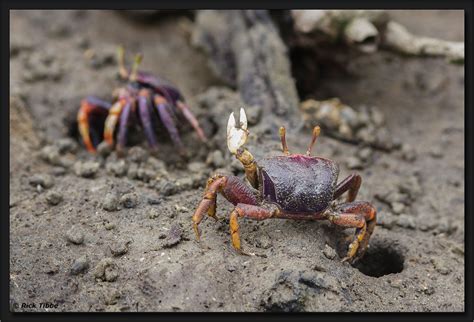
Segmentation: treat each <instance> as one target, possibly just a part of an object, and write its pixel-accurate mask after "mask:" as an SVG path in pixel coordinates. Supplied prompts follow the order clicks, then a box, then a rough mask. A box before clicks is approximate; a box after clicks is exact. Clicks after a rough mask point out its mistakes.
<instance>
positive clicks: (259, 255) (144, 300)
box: [10, 11, 465, 311]
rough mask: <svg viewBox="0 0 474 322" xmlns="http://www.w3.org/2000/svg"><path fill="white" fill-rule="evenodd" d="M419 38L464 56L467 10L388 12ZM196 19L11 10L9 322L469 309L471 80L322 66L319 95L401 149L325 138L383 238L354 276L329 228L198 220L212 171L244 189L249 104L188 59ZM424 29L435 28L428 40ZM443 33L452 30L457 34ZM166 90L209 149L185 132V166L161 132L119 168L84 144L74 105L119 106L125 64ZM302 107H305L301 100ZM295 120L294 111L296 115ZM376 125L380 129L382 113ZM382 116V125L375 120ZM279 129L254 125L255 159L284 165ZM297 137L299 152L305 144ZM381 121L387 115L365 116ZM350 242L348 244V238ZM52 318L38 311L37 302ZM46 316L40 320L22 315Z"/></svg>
mask: <svg viewBox="0 0 474 322" xmlns="http://www.w3.org/2000/svg"><path fill="white" fill-rule="evenodd" d="M392 17H393V19H394V20H396V21H398V22H400V23H403V24H404V25H405V26H407V28H409V29H410V30H412V31H413V32H417V33H418V34H423V35H426V36H436V37H440V38H443V39H447V40H452V41H462V40H463V39H464V34H463V26H464V22H463V13H462V12H461V11H458V12H447V13H442V12H440V11H432V12H414V11H410V12H400V11H397V12H394V13H392ZM193 19H194V18H193V17H192V15H190V14H187V15H183V16H180V15H166V16H165V17H160V18H158V19H152V21H151V22H150V21H149V20H148V19H147V21H146V23H145V22H142V21H140V20H139V19H138V20H137V19H130V17H127V16H126V15H122V14H117V13H116V12H101V11H44V12H41V11H13V12H11V16H10V24H11V44H10V55H11V60H10V73H11V74H10V75H11V76H10V82H11V85H10V92H11V97H10V135H11V138H10V303H11V309H12V310H14V311H47V310H49V311H463V310H464V278H465V275H464V274H465V273H464V233H465V227H464V71H463V70H464V68H463V66H459V65H453V64H449V63H447V62H446V61H444V60H443V59H440V58H415V57H404V56H400V55H397V54H394V53H390V52H385V51H380V52H377V53H375V54H372V55H359V56H357V57H354V59H352V60H351V61H350V62H349V63H348V64H347V65H346V66H345V67H344V69H345V71H341V69H340V68H330V67H328V68H325V69H324V70H321V73H320V74H319V76H318V77H317V83H315V84H314V92H311V93H308V92H306V93H305V94H304V97H299V99H300V101H304V100H306V99H310V98H311V99H316V100H326V99H330V98H333V97H338V98H339V99H340V100H341V101H342V102H343V103H344V104H347V105H349V106H351V107H352V108H353V109H354V110H355V111H357V113H364V112H361V111H364V109H367V108H371V107H374V108H376V110H377V111H378V113H379V115H382V116H383V122H381V123H378V124H377V126H378V127H383V128H384V129H385V130H386V132H387V134H388V135H389V138H390V140H393V142H395V147H392V148H390V149H389V150H383V149H377V148H374V147H373V146H370V145H357V144H353V143H350V142H347V141H344V140H340V139H338V137H337V135H336V136H334V135H333V136H331V135H326V134H325V132H324V131H323V132H322V134H321V136H320V138H319V139H318V141H317V145H316V147H315V148H314V154H315V155H318V156H324V157H327V158H330V159H333V160H335V161H337V162H338V163H339V164H340V167H341V171H340V175H339V180H342V179H343V178H345V177H346V176H347V175H349V174H350V173H351V172H353V171H357V172H358V173H360V174H361V176H362V179H363V183H362V187H361V189H360V192H359V195H358V199H359V200H367V201H370V202H371V203H372V204H373V205H374V206H375V207H376V208H377V211H378V223H377V227H376V229H375V232H374V234H373V236H372V238H371V243H370V248H369V250H368V252H367V254H366V256H365V257H364V259H362V260H361V261H360V262H359V263H357V264H355V265H354V266H351V265H350V264H348V263H342V262H341V258H343V257H344V256H345V251H346V249H347V245H348V242H349V241H350V238H351V236H352V235H353V231H352V230H350V229H348V230H342V229H340V228H338V227H334V226H333V225H331V224H329V223H328V222H325V221H320V222H318V221H314V222H307V221H291V220H283V219H282V220H266V221H261V222H258V221H252V220H247V219H241V220H240V232H241V238H242V243H243V248H244V249H245V250H246V251H248V252H251V253H254V254H255V255H254V256H242V255H239V254H237V253H236V252H235V251H234V250H233V249H232V246H231V243H230V236H229V219H228V217H229V214H230V212H231V210H232V205H231V204H230V203H228V202H227V201H226V200H225V199H224V198H222V197H218V202H217V215H218V217H219V220H218V221H217V222H215V221H214V220H212V219H211V218H206V219H205V220H204V221H203V223H202V224H201V226H200V227H201V230H202V237H201V242H200V243H198V242H196V240H195V236H194V232H193V230H192V222H191V217H192V215H193V212H194V210H195V208H196V206H197V205H198V203H199V201H200V199H201V198H202V193H203V190H204V186H205V184H206V181H207V178H208V177H209V176H210V175H212V174H213V173H215V172H216V171H217V172H221V173H232V174H235V175H238V176H240V177H243V175H244V173H243V169H242V167H241V165H240V164H239V163H238V162H237V161H236V160H234V158H233V157H232V156H231V155H230V153H229V152H228V151H227V148H226V143H225V126H226V124H227V119H228V116H229V114H230V113H231V112H232V111H238V109H239V108H240V106H242V105H244V103H243V102H242V99H241V96H240V95H239V94H238V93H237V92H236V91H235V90H236V88H231V87H229V86H228V84H227V83H226V82H225V81H224V80H221V79H220V78H218V77H217V76H216V75H215V74H214V73H213V71H212V65H209V64H208V62H207V56H206V53H205V52H204V51H202V50H201V49H199V48H197V47H196V46H193V44H192V34H193V32H194V29H195V22H194V20H193ZM427 26H430V28H427ZM446 26H449V28H446ZM118 44H124V45H125V46H126V48H127V49H128V55H129V59H131V56H132V55H133V53H135V52H138V51H139V52H142V53H143V54H144V60H143V63H142V66H141V68H142V69H143V70H148V71H150V72H153V73H156V74H159V75H161V76H164V77H166V78H167V79H170V80H172V81H173V82H174V83H175V84H177V85H178V86H179V88H180V89H181V90H182V92H183V93H184V96H185V97H186V99H187V102H188V103H189V105H190V106H191V108H192V110H193V112H194V113H195V114H196V116H197V118H198V119H199V121H200V122H201V124H202V126H203V128H204V131H205V132H206V134H207V135H208V137H209V138H210V140H209V142H208V143H207V144H202V143H200V141H199V140H198V139H197V136H196V135H195V133H193V131H192V128H191V127H190V126H189V125H186V124H180V128H179V129H180V133H181V134H182V138H183V142H184V145H185V146H186V147H187V149H188V158H187V159H181V158H180V157H179V155H178V154H177V151H176V150H175V149H174V146H173V144H172V143H171V142H170V140H169V138H168V136H167V134H166V133H164V132H160V133H159V135H158V138H159V152H158V153H157V154H156V155H151V154H150V153H149V152H148V150H147V146H146V142H145V141H144V139H143V137H140V135H137V137H138V138H137V139H136V140H135V141H136V142H138V145H136V146H134V147H131V148H130V149H129V150H128V154H127V155H126V156H125V157H123V158H119V157H118V156H117V155H116V153H115V152H111V153H110V151H101V153H99V154H98V155H97V156H92V155H89V154H88V153H87V152H86V151H85V149H84V147H83V145H82V144H81V143H80V142H79V141H78V140H77V137H76V136H75V135H77V133H74V129H75V126H74V117H75V113H76V111H77V109H78V107H79V102H80V100H81V98H83V97H85V96H87V95H97V96H99V97H102V98H104V99H109V100H110V99H111V94H112V91H113V89H114V88H115V87H117V86H118V85H119V84H120V82H119V81H118V79H117V64H116V59H115V50H116V46H117V45H118ZM300 94H301V93H300ZM297 113H298V115H300V111H298V112H297ZM371 115H372V116H373V114H371ZM379 119H380V118H379ZM281 120H282V118H279V117H278V116H277V115H276V114H275V115H274V114H271V113H270V114H267V113H261V114H259V113H256V112H254V110H249V122H250V127H249V130H250V133H251V135H250V138H249V143H248V148H249V150H250V151H251V152H252V153H253V154H254V156H255V157H256V159H257V162H258V159H259V158H260V159H261V158H263V157H266V156H269V155H279V154H281V151H280V143H279V140H278V128H277V127H274V124H277V123H279V122H280V121H281ZM302 120H303V119H302V117H301V122H299V123H298V124H297V125H296V126H295V127H294V128H287V139H288V146H289V149H290V151H291V152H295V153H296V152H298V153H304V152H305V151H306V148H307V146H308V144H309V142H310V139H311V129H310V128H308V127H305V126H304V123H303V121H302ZM366 121H367V122H369V123H370V122H377V117H375V118H374V117H372V118H370V117H369V118H366ZM347 238H349V239H347ZM44 302H50V303H54V304H58V305H57V307H56V308H39V303H44ZM22 303H36V308H21V304H22Z"/></svg>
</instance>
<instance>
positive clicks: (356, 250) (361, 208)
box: [328, 201, 377, 261]
mask: <svg viewBox="0 0 474 322" xmlns="http://www.w3.org/2000/svg"><path fill="white" fill-rule="evenodd" d="M336 211H337V213H336V214H330V215H329V216H328V219H329V220H330V221H331V222H333V223H334V224H336V225H339V226H343V227H355V228H356V231H355V238H354V241H353V242H352V243H351V244H350V245H349V251H348V252H347V256H346V257H345V258H344V259H343V261H355V260H356V259H358V258H360V257H361V256H362V255H363V254H364V252H365V250H366V249H367V245H368V244H369V239H370V236H371V235H372V233H373V231H374V229H375V225H376V217H377V211H376V209H375V208H374V207H373V206H372V205H371V204H370V203H368V202H365V201H358V202H349V203H344V204H342V205H340V206H339V207H338V208H337V209H336ZM356 254H358V256H357V257H355V256H356Z"/></svg>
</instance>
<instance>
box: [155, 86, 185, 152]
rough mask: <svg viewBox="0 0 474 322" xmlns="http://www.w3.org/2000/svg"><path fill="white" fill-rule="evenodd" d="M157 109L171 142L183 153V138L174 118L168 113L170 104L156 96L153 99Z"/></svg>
mask: <svg viewBox="0 0 474 322" xmlns="http://www.w3.org/2000/svg"><path fill="white" fill-rule="evenodd" d="M153 100H154V103H155V107H156V109H157V110H158V114H159V115H160V119H161V121H162V122H163V124H164V125H165V127H166V129H167V130H168V133H169V134H170V137H171V140H172V141H173V142H174V144H176V145H177V146H178V148H179V149H180V150H181V151H184V146H183V142H181V138H180V137H179V133H178V129H177V128H176V125H175V124H174V121H173V118H172V117H171V115H170V113H169V111H168V106H169V105H168V103H167V102H166V99H165V98H164V97H163V96H161V95H155V96H154V97H153Z"/></svg>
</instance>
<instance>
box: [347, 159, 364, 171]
mask: <svg viewBox="0 0 474 322" xmlns="http://www.w3.org/2000/svg"><path fill="white" fill-rule="evenodd" d="M346 165H347V167H348V168H349V169H352V170H354V169H358V170H360V169H363V167H364V164H363V163H362V161H361V160H360V159H359V158H357V157H355V156H349V157H347V158H346Z"/></svg>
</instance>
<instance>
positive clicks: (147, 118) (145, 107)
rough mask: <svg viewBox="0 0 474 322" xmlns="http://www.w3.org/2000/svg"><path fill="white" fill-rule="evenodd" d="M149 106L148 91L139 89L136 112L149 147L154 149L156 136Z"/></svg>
mask: <svg viewBox="0 0 474 322" xmlns="http://www.w3.org/2000/svg"><path fill="white" fill-rule="evenodd" d="M151 106H152V105H151V101H150V91H149V90H146V89H143V90H141V91H140V93H139V94H138V114H139V116H140V120H141V121H142V125H143V129H144V131H145V136H146V138H147V140H148V144H149V145H150V148H152V149H156V147H157V144H156V137H155V133H154V132H153V126H152V122H151V114H150V109H151Z"/></svg>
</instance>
